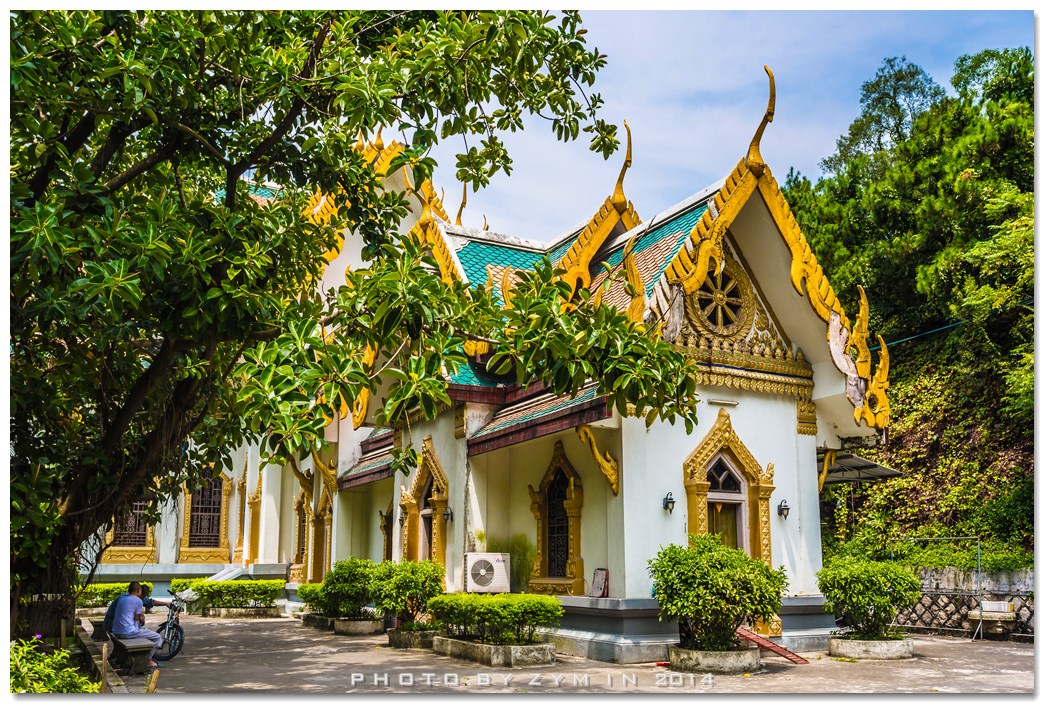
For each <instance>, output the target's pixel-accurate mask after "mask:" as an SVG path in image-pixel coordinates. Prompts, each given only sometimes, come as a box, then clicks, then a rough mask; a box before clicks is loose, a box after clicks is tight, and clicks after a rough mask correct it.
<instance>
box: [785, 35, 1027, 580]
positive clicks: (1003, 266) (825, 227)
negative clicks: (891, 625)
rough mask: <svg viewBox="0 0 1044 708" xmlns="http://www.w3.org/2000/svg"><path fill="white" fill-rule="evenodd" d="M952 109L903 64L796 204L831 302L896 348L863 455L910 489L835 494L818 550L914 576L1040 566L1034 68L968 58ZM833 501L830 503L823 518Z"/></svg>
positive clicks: (790, 193)
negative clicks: (862, 317)
mask: <svg viewBox="0 0 1044 708" xmlns="http://www.w3.org/2000/svg"><path fill="white" fill-rule="evenodd" d="M952 85H953V95H947V93H946V92H945V91H943V90H942V88H941V87H939V86H938V85H936V84H935V83H934V82H933V81H932V79H931V78H930V77H928V75H927V74H926V73H925V72H924V71H923V70H922V69H921V68H920V67H918V66H916V65H914V64H911V63H909V62H907V61H906V59H905V58H893V59H888V60H886V61H885V62H884V64H883V65H882V67H881V68H880V69H879V70H878V72H877V75H876V76H875V77H874V78H873V79H871V80H869V81H867V82H866V83H864V84H863V88H862V98H861V102H862V105H863V112H862V114H861V115H860V116H859V117H858V118H856V120H855V121H854V122H853V123H852V125H851V126H850V129H849V132H848V133H847V134H846V135H844V136H841V138H840V139H839V140H838V141H837V150H836V151H835V153H834V154H833V155H831V156H829V157H827V158H826V159H825V160H824V161H823V163H822V166H823V168H824V171H825V172H826V174H825V176H824V177H822V178H821V179H819V180H818V181H817V182H815V183H813V182H812V181H810V180H809V179H807V178H805V177H803V176H802V175H800V174H798V173H794V172H793V171H792V172H791V173H790V174H789V175H788V177H787V182H786V185H785V192H786V195H787V198H788V200H789V201H790V203H791V205H792V207H793V209H794V212H795V214H796V216H797V219H798V222H799V223H800V224H801V227H802V229H803V230H804V232H805V233H806V235H807V236H808V238H809V241H810V242H811V244H812V247H813V249H814V250H815V252H816V256H817V258H819V260H820V263H822V264H823V267H824V269H825V270H826V272H827V273H828V275H829V276H830V278H831V282H832V283H833V285H834V288H835V290H836V291H837V292H838V293H839V294H840V295H841V297H842V298H843V299H845V298H847V300H846V302H845V306H846V308H847V309H853V310H854V309H855V308H856V303H855V301H854V298H855V293H856V287H855V286H856V285H857V284H861V285H863V286H864V287H865V289H866V292H867V295H868V298H869V300H870V308H871V322H870V326H871V330H872V332H876V333H879V334H881V335H882V336H883V337H884V338H885V341H886V342H888V343H889V352H890V354H891V384H892V385H891V388H890V389H889V401H890V403H891V410H892V424H891V427H890V429H889V434H888V440H887V443H886V444H885V445H884V446H882V447H880V448H877V449H874V450H862V451H859V454H862V455H864V456H866V457H868V458H871V459H875V460H877V461H879V462H881V463H882V464H884V465H887V466H889V467H892V468H895V469H897V470H900V471H901V472H902V473H903V476H902V477H901V478H897V479H891V480H886V481H881V482H876V483H867V484H863V485H862V486H861V487H857V486H854V485H850V484H842V485H836V486H835V487H833V488H827V490H826V491H825V494H824V498H825V500H826V501H827V502H828V503H827V507H828V508H829V507H830V506H833V508H834V513H833V515H832V518H831V515H830V514H827V518H826V519H825V521H826V522H827V527H828V528H827V530H826V532H825V534H824V550H825V552H826V554H827V555H828V556H829V555H831V554H837V553H844V554H855V555H869V556H872V557H882V558H886V557H889V556H890V555H894V556H896V557H903V558H907V559H908V560H910V561H912V562H914V563H916V564H918V565H925V566H930V565H957V566H963V567H971V568H974V567H975V565H976V544H975V543H974V541H971V542H969V541H946V542H943V541H938V542H896V541H894V540H892V541H890V539H896V538H899V537H931V538H937V537H947V536H977V537H979V539H980V540H981V543H982V551H983V558H982V561H983V565H984V567H986V568H989V569H998V570H1000V569H1013V568H1019V567H1026V566H1031V565H1032V562H1033V555H1032V553H1033V503H1034V500H1033V497H1034V495H1033V471H1034V461H1033V416H1034V411H1033V57H1032V54H1031V53H1030V50H1029V49H1028V48H1025V47H1023V48H1018V49H1003V50H986V51H983V52H980V53H979V54H976V55H966V56H962V57H960V58H958V59H957V61H956V63H955V73H954V77H953V79H952ZM830 502H833V504H830Z"/></svg>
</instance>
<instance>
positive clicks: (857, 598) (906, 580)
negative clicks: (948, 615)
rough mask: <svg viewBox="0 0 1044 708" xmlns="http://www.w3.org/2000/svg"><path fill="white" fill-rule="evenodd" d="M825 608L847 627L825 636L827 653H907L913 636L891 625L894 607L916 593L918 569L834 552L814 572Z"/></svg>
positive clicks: (858, 656)
mask: <svg viewBox="0 0 1044 708" xmlns="http://www.w3.org/2000/svg"><path fill="white" fill-rule="evenodd" d="M816 579H817V580H818V581H819V591H820V592H822V593H823V596H824V597H825V598H826V610H827V612H833V613H834V614H835V615H836V616H838V617H840V619H841V624H842V625H844V626H845V627H846V629H845V630H844V631H843V632H842V633H841V635H840V636H835V637H831V638H830V639H829V641H828V646H829V651H830V655H831V656H840V657H846V658H850V659H909V658H911V657H913V640H912V639H906V638H904V637H903V635H902V634H899V633H897V632H894V631H892V630H891V624H892V620H893V619H894V618H895V616H896V614H897V613H898V612H899V610H902V609H904V608H906V607H909V606H910V605H912V604H913V603H915V602H916V601H917V600H918V599H919V598H920V596H921V582H920V580H919V579H918V578H917V575H915V574H914V573H913V571H911V570H910V569H908V568H906V567H904V566H903V565H901V564H899V563H892V562H884V561H872V560H867V559H863V558H852V557H846V556H842V557H838V558H834V559H833V560H832V561H831V562H830V563H829V564H828V565H826V566H825V567H824V568H823V569H822V570H820V571H819V572H818V573H817V574H816Z"/></svg>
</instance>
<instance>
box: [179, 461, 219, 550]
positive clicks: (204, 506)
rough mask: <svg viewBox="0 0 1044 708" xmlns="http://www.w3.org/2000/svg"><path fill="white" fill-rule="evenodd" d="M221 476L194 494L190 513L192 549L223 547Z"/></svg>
mask: <svg viewBox="0 0 1044 708" xmlns="http://www.w3.org/2000/svg"><path fill="white" fill-rule="evenodd" d="M222 486H223V485H222V481H221V476H220V475H218V476H217V477H214V478H213V479H211V480H210V481H209V482H207V483H206V484H205V485H204V486H203V487H202V488H200V489H197V490H196V491H194V492H193V493H192V508H191V510H190V512H189V542H188V545H189V547H191V548H217V547H218V546H220V545H221V489H222Z"/></svg>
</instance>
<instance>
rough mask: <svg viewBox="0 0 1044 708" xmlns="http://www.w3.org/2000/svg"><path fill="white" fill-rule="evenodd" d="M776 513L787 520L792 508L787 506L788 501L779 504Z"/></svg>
mask: <svg viewBox="0 0 1044 708" xmlns="http://www.w3.org/2000/svg"><path fill="white" fill-rule="evenodd" d="M776 513H778V514H779V515H780V516H782V517H783V518H784V519H786V518H787V517H788V516H789V515H790V507H789V506H787V500H786V499H784V500H783V501H781V502H780V503H779V506H777V507H776Z"/></svg>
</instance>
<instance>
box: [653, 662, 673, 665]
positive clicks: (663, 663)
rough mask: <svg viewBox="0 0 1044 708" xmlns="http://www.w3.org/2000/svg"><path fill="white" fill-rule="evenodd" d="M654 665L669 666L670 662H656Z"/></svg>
mask: <svg viewBox="0 0 1044 708" xmlns="http://www.w3.org/2000/svg"><path fill="white" fill-rule="evenodd" d="M656 665H657V666H670V665H671V662H669V661H657V662H656Z"/></svg>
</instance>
